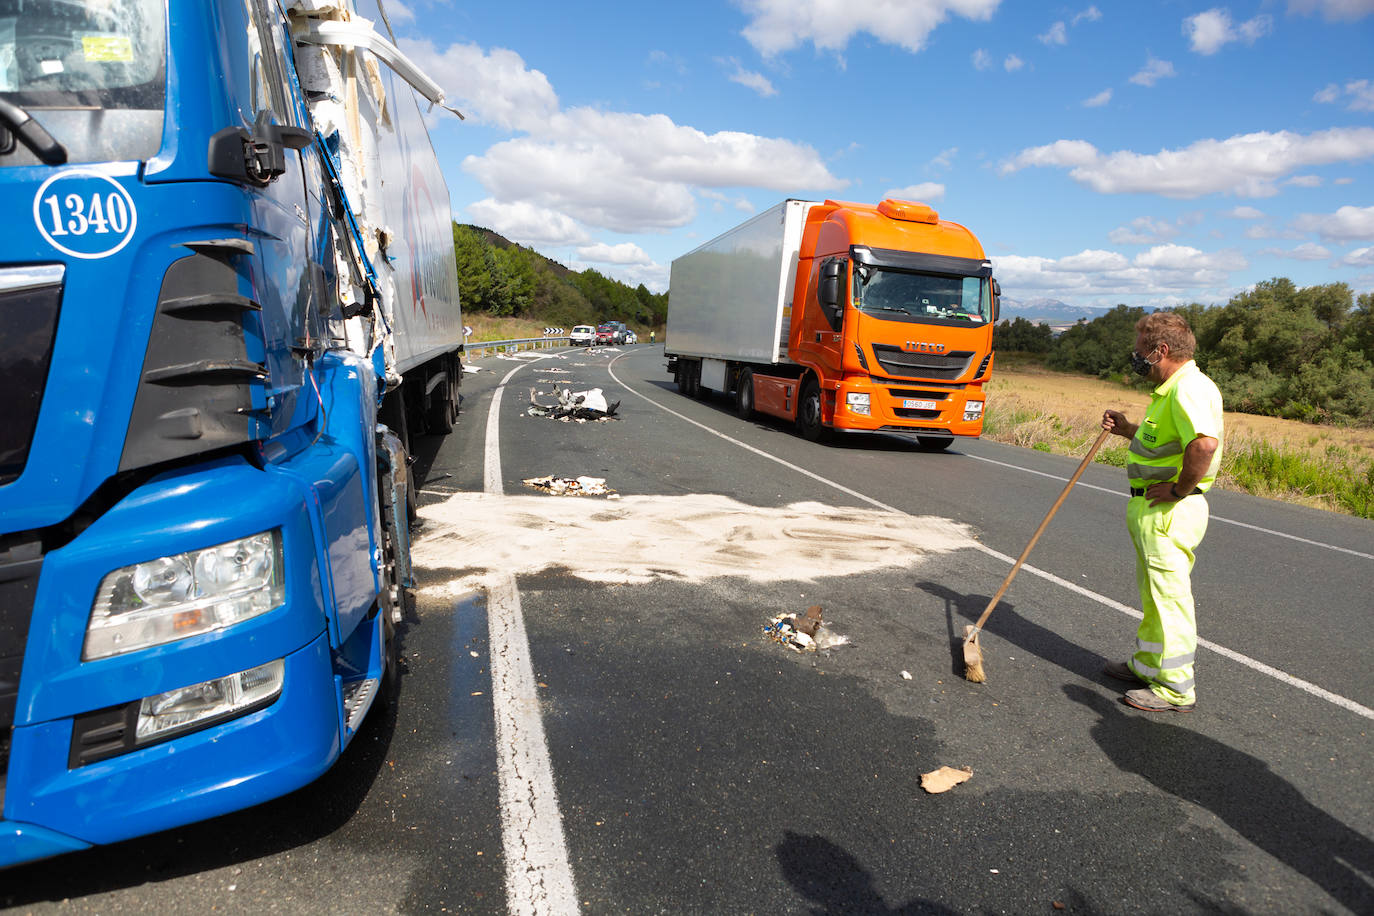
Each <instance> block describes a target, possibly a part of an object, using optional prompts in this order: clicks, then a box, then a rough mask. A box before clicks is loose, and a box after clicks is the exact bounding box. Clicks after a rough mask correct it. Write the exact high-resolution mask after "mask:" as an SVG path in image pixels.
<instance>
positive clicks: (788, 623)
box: [763, 604, 851, 652]
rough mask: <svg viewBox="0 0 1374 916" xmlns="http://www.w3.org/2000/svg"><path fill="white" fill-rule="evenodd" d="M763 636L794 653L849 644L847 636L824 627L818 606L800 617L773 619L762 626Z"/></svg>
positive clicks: (812, 606) (778, 617) (821, 650)
mask: <svg viewBox="0 0 1374 916" xmlns="http://www.w3.org/2000/svg"><path fill="white" fill-rule="evenodd" d="M763 635H765V636H767V637H768V638H769V639H771V640H773V641H774V642H780V643H782V644H783V645H785V646H787V647H788V648H789V649H791V650H793V651H794V652H823V651H825V650H826V649H837V648H839V647H840V646H848V645H850V644H851V643H850V642H849V637H848V636H841V635H840V634H839V633H836V632H835V631H834V630H831V629H829V628H827V627H826V625H825V622H824V621H823V620H821V606H820V605H819V604H813V605H811V607H809V608H807V609H806V613H805V614H803V615H801V616H800V617H798V616H795V615H792V614H780V615H778V616H777V617H774V618H773V619H772V620H770V621H769V622H768V623H767V624H766V625H765V626H764V628H763Z"/></svg>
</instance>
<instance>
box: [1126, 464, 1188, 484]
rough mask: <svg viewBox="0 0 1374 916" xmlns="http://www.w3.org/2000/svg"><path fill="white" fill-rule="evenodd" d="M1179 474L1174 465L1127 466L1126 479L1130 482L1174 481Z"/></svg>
mask: <svg viewBox="0 0 1374 916" xmlns="http://www.w3.org/2000/svg"><path fill="white" fill-rule="evenodd" d="M1177 473H1178V468H1177V467H1175V466H1173V465H1172V464H1165V465H1151V464H1127V465H1126V478H1127V479H1128V480H1173V479H1174V475H1175V474H1177Z"/></svg>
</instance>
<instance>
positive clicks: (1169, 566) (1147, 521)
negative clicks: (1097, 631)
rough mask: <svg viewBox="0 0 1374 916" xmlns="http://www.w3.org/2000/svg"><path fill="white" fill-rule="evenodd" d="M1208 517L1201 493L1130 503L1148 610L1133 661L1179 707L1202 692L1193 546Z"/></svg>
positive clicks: (1154, 687)
mask: <svg viewBox="0 0 1374 916" xmlns="http://www.w3.org/2000/svg"><path fill="white" fill-rule="evenodd" d="M1207 518H1208V512H1207V500H1206V499H1204V498H1203V497H1202V496H1200V495H1199V496H1189V497H1187V498H1185V499H1182V500H1179V501H1178V502H1176V503H1161V504H1160V505H1158V506H1155V507H1154V508H1151V507H1150V501H1149V499H1147V498H1146V497H1144V496H1133V497H1131V501H1130V503H1129V504H1128V505H1127V507H1126V527H1127V528H1128V529H1129V530H1130V532H1131V541H1132V543H1134V544H1135V559H1136V567H1135V575H1136V584H1137V585H1138V586H1139V588H1140V609H1141V610H1142V611H1143V612H1144V614H1145V619H1144V620H1142V621H1141V622H1140V629H1139V630H1138V631H1137V632H1136V651H1135V654H1134V655H1133V656H1132V657H1131V661H1130V666H1131V668H1133V669H1134V670H1135V673H1136V674H1137V675H1139V676H1140V677H1142V678H1144V679H1145V680H1147V681H1149V682H1150V689H1151V690H1152V691H1153V692H1154V694H1155V695H1156V696H1158V697H1159V698H1160V699H1162V700H1165V701H1167V702H1169V703H1172V704H1174V705H1175V706H1179V705H1184V704H1188V703H1193V702H1195V701H1196V696H1197V694H1196V691H1195V690H1194V681H1193V659H1194V658H1195V657H1196V655H1197V617H1196V614H1195V612H1194V609H1193V584H1192V571H1193V558H1194V551H1196V550H1197V546H1198V544H1200V543H1202V537H1203V535H1204V534H1206V533H1207Z"/></svg>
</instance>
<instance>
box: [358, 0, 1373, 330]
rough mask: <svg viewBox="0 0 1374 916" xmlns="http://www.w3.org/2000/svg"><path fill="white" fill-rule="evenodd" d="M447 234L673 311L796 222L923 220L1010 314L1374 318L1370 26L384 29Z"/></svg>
mask: <svg viewBox="0 0 1374 916" xmlns="http://www.w3.org/2000/svg"><path fill="white" fill-rule="evenodd" d="M385 6H386V9H387V11H388V14H389V16H390V18H391V20H392V25H393V27H394V28H395V30H396V34H397V36H398V41H399V44H400V46H401V47H402V49H403V50H405V51H406V53H407V54H409V55H410V56H411V57H412V58H413V59H414V60H415V61H416V62H417V63H419V64H420V65H421V66H422V67H423V68H424V69H425V70H426V72H428V73H429V74H430V75H431V76H432V77H434V78H435V79H436V80H437V81H438V82H439V83H440V85H442V86H443V87H444V89H445V91H446V92H447V93H448V96H449V100H450V102H452V103H454V104H456V106H457V107H458V108H459V109H460V110H462V111H463V113H464V114H465V115H467V118H468V119H467V120H466V121H463V122H460V121H458V120H457V119H456V118H453V117H451V116H449V117H445V118H441V119H436V121H435V129H434V133H433V136H434V141H435V147H436V149H437V151H438V153H439V158H440V161H441V162H442V164H443V167H444V171H445V174H446V176H447V178H448V183H449V191H450V195H451V198H452V202H453V211H454V216H455V218H456V219H458V220H459V221H460V222H471V223H476V224H479V225H483V226H487V227H490V228H492V229H495V230H496V231H498V232H501V233H502V234H504V235H506V236H507V237H509V238H511V239H513V240H515V241H518V242H521V243H523V244H527V245H530V246H532V247H533V248H535V249H536V250H538V251H540V252H542V253H543V254H545V255H547V256H549V257H551V258H554V259H555V260H558V261H560V262H562V263H565V264H568V265H569V266H571V267H573V268H575V269H582V268H584V267H594V268H596V269H597V270H600V271H601V272H603V273H605V274H608V275H610V276H613V277H616V278H618V279H621V280H624V281H626V282H628V283H632V284H633V283H640V282H642V283H644V284H645V285H647V286H648V287H649V288H650V289H652V290H655V291H662V290H664V289H666V288H667V285H668V267H669V264H670V262H671V261H672V259H673V258H675V257H677V256H679V255H681V254H683V253H685V252H687V251H689V250H691V249H692V248H694V247H696V246H697V245H698V244H700V243H701V242H703V241H705V240H707V239H709V238H711V237H713V236H715V235H717V234H719V233H720V232H723V231H724V230H726V229H728V228H730V227H731V226H733V225H735V224H737V223H739V222H741V221H742V220H744V219H745V218H747V217H748V216H749V215H751V214H753V213H757V212H760V211H762V210H765V209H767V208H768V207H770V206H772V205H774V204H776V203H778V202H779V201H781V200H783V199H785V198H788V197H800V198H810V199H817V200H821V199H825V198H836V199H841V200H856V201H862V202H866V203H876V202H877V201H878V200H881V199H882V198H883V197H887V196H895V197H903V198H907V199H915V200H922V201H924V202H926V203H929V204H931V205H932V206H934V207H935V208H936V209H937V210H938V211H939V212H940V214H941V216H943V217H944V218H946V219H951V220H954V221H956V222H959V223H963V224H964V225H966V226H968V227H969V228H970V229H971V230H972V231H973V232H974V234H975V235H977V236H978V237H979V239H980V240H981V241H982V243H983V247H984V249H985V250H986V251H987V254H988V255H989V257H991V258H992V259H993V261H994V265H995V271H996V274H997V276H998V277H999V278H1000V279H1001V282H1002V287H1003V291H1004V293H1005V294H1006V295H1007V296H1009V297H1011V298H1014V299H1019V300H1023V301H1024V300H1030V299H1036V298H1041V297H1050V298H1055V299H1061V300H1063V301H1065V302H1069V303H1071V304H1074V305H1079V306H1085V307H1093V306H1096V307H1111V306H1114V305H1116V304H1118V303H1126V304H1128V305H1143V306H1147V307H1154V306H1169V305H1175V304H1183V303H1188V302H1202V303H1207V304H1211V303H1220V302H1225V301H1226V300H1227V299H1229V298H1230V297H1231V296H1232V295H1234V294H1236V293H1237V292H1240V291H1242V290H1244V289H1247V288H1249V287H1251V286H1253V285H1254V284H1255V283H1256V282H1259V281H1262V280H1266V279H1269V278H1272V277H1276V276H1283V277H1289V278H1290V279H1292V280H1293V281H1294V282H1296V283H1298V284H1299V285H1302V286H1307V285H1311V284H1317V283H1330V282H1337V281H1342V282H1345V283H1348V284H1350V285H1351V286H1352V287H1353V288H1354V289H1355V290H1356V291H1357V292H1364V291H1370V290H1374V53H1371V52H1372V51H1374V0H1277V2H1242V3H1232V4H1229V5H1214V4H1209V3H1193V2H1184V0H1177V2H1174V0H1164V2H1154V3H1150V2H1133V3H1105V2H1102V0H1098V2H1097V3H1096V4H1089V3H1081V4H1068V5H1059V4H1055V3H1043V4H1026V3H1022V4H1016V3H1011V2H1002V0H722V2H712V0H692V2H675V3H663V4H659V3H652V2H649V3H646V2H644V0H634V2H583V3H576V2H573V3H569V2H558V3H552V2H534V0H506V2H503V3H500V4H480V5H478V4H471V3H462V2H447V0H404V2H401V0H385Z"/></svg>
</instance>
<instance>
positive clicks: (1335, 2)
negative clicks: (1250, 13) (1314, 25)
mask: <svg viewBox="0 0 1374 916" xmlns="http://www.w3.org/2000/svg"><path fill="white" fill-rule="evenodd" d="M1288 12H1290V13H1300V14H1302V15H1310V14H1311V13H1314V12H1316V13H1321V14H1322V18H1323V19H1325V20H1326V21H1327V22H1354V21H1355V20H1356V19H1361V18H1363V17H1365V16H1368V15H1369V14H1370V13H1374V0H1288Z"/></svg>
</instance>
